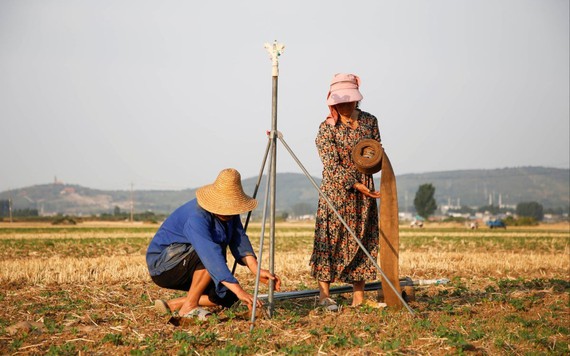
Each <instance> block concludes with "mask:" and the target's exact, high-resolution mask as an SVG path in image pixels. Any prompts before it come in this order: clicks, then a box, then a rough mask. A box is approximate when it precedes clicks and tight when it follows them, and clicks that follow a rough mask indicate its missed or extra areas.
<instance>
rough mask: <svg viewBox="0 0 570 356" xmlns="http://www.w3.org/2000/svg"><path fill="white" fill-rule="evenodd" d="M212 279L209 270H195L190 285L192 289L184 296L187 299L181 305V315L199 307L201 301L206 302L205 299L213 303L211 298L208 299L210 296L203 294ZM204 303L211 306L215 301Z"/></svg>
mask: <svg viewBox="0 0 570 356" xmlns="http://www.w3.org/2000/svg"><path fill="white" fill-rule="evenodd" d="M211 280H212V279H211V277H210V274H209V273H208V271H207V270H205V269H200V270H197V271H194V274H193V275H192V284H191V285H190V290H189V291H188V295H187V296H186V297H185V298H184V299H185V300H184V301H183V302H182V305H181V306H180V311H179V313H180V315H184V314H186V313H188V312H190V311H191V310H192V309H195V308H197V307H198V305H200V302H204V299H206V300H207V301H208V302H209V303H211V302H210V300H209V299H208V296H206V295H203V294H204V291H205V290H206V287H208V284H209V283H210V281H211ZM204 297H205V298H204ZM177 299H179V298H177ZM174 300H176V299H174ZM202 305H204V306H211V305H213V303H211V305H205V304H202ZM169 306H170V303H169Z"/></svg>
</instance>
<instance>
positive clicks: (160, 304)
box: [154, 299, 172, 314]
mask: <svg viewBox="0 0 570 356" xmlns="http://www.w3.org/2000/svg"><path fill="white" fill-rule="evenodd" d="M154 309H156V311H157V312H159V313H160V314H172V310H170V307H169V306H168V303H167V302H166V301H164V300H162V299H157V300H155V301H154Z"/></svg>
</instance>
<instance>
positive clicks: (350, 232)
mask: <svg viewBox="0 0 570 356" xmlns="http://www.w3.org/2000/svg"><path fill="white" fill-rule="evenodd" d="M277 136H278V137H279V140H280V141H281V143H282V144H283V146H285V148H286V149H287V151H288V152H289V153H290V154H291V157H293V159H294V160H295V162H297V164H298V165H299V167H300V168H301V170H302V171H303V173H305V176H307V178H308V179H309V180H310V181H311V183H312V184H313V186H314V187H315V189H317V191H318V192H319V194H320V196H321V197H323V199H324V200H325V201H326V202H327V204H328V205H329V207H330V208H331V209H332V211H333V212H334V213H335V215H336V216H337V217H338V218H339V220H340V222H341V223H342V224H343V225H344V227H345V228H346V229H347V230H348V232H349V234H350V235H351V236H352V237H353V238H354V240H355V241H356V243H357V244H358V246H359V247H360V249H361V250H362V252H364V254H366V256H367V257H368V258H369V259H370V261H371V262H372V264H373V265H374V267H376V269H377V270H378V271H379V272H380V274H381V275H382V278H383V281H385V282H386V283H387V284H388V286H390V288H391V289H392V290H393V291H394V293H395V294H396V296H397V297H398V299H400V301H401V302H402V304H403V305H404V306H405V307H406V309H408V311H409V312H410V314H412V315H414V311H413V310H412V308H410V306H409V305H408V303H406V301H405V300H404V298H403V297H402V296H401V295H400V293H398V290H397V289H396V287H394V285H393V284H392V282H391V281H390V279H388V278H387V277H386V275H385V274H384V271H382V269H381V268H380V266H378V263H376V261H375V260H374V258H373V257H372V255H370V253H369V252H368V250H366V247H364V245H363V244H362V242H361V241H360V239H359V238H358V237H357V236H356V234H355V233H354V231H352V229H351V228H350V226H348V224H347V223H346V221H345V220H344V219H343V218H342V216H341V215H340V213H339V212H338V211H337V210H336V209H335V207H334V205H333V204H332V202H331V201H330V200H329V198H328V197H327V196H326V195H325V193H323V192H322V190H321V189H320V188H319V186H318V185H317V183H316V182H315V180H314V179H313V177H311V175H310V174H309V172H307V170H306V169H305V167H304V166H303V164H302V163H301V161H299V159H298V158H297V156H295V153H293V151H292V150H291V148H290V147H289V145H287V143H286V142H285V140H284V139H283V135H282V134H281V132H277Z"/></svg>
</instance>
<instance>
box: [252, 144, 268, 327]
mask: <svg viewBox="0 0 570 356" xmlns="http://www.w3.org/2000/svg"><path fill="white" fill-rule="evenodd" d="M269 142H270V144H271V145H273V143H272V141H269ZM269 164H270V165H271V158H270V161H269ZM268 199H269V175H267V182H266V184H265V198H264V199H263V217H262V219H261V235H260V237H259V253H258V256H257V273H256V275H255V289H254V291H253V306H252V309H251V325H250V327H249V331H252V330H253V327H254V326H255V313H256V311H257V299H258V298H257V294H258V293H259V275H260V273H261V263H262V257H263V241H264V239H265V221H266V218H267V200H268Z"/></svg>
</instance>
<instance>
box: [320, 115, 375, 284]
mask: <svg viewBox="0 0 570 356" xmlns="http://www.w3.org/2000/svg"><path fill="white" fill-rule="evenodd" d="M358 123H359V126H358V127H357V128H356V129H351V128H349V127H347V126H345V125H343V124H342V123H341V122H340V120H338V121H337V123H336V125H335V126H332V125H330V124H328V123H326V122H322V123H321V124H320V126H319V133H318V135H317V138H316V140H315V142H316V145H317V149H318V151H319V156H320V157H321V161H322V163H323V180H322V182H321V190H322V191H323V193H324V194H325V195H326V196H327V197H328V199H329V200H330V201H331V202H332V204H333V205H334V207H335V209H336V210H337V211H338V212H339V214H340V215H341V216H342V217H343V219H344V220H345V221H346V223H347V224H348V226H350V228H351V229H352V231H354V233H355V234H356V236H357V237H358V238H359V239H360V240H361V241H362V244H363V245H364V247H365V248H366V249H367V250H368V252H369V253H370V254H371V255H372V257H374V259H376V258H377V256H378V236H379V235H378V205H377V202H376V199H374V198H369V197H367V196H365V195H364V194H362V193H360V192H359V191H358V190H356V189H354V188H353V187H352V186H353V184H354V183H357V182H360V183H363V184H364V185H366V186H367V187H368V188H369V189H370V190H371V191H373V190H375V189H374V181H373V178H372V175H369V174H364V173H361V172H359V171H358V170H357V169H356V167H355V165H354V163H353V162H352V157H351V155H352V148H353V147H354V146H355V145H356V144H357V143H358V142H359V141H360V140H362V139H365V138H372V139H375V140H378V141H380V132H379V130H378V120H377V119H376V117H374V116H373V115H371V114H369V113H367V112H364V111H360V113H359V116H358ZM310 265H311V275H312V276H313V277H315V278H316V279H317V280H319V281H328V282H334V281H336V280H339V281H342V282H345V283H353V282H357V281H365V280H374V279H376V269H375V267H374V265H373V264H372V262H371V261H370V260H369V258H368V257H367V256H366V255H365V254H364V252H362V250H360V248H359V246H358V243H357V242H356V241H355V240H354V238H353V237H352V236H351V235H350V233H349V232H348V230H347V229H346V227H345V226H344V225H343V224H342V223H341V221H340V220H339V218H338V216H337V215H336V214H335V213H334V211H333V210H332V209H330V207H329V206H328V204H327V202H326V201H325V200H324V199H323V198H322V197H320V198H319V204H318V208H317V217H316V223H315V241H314V245H313V254H312V255H311V260H310Z"/></svg>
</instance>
